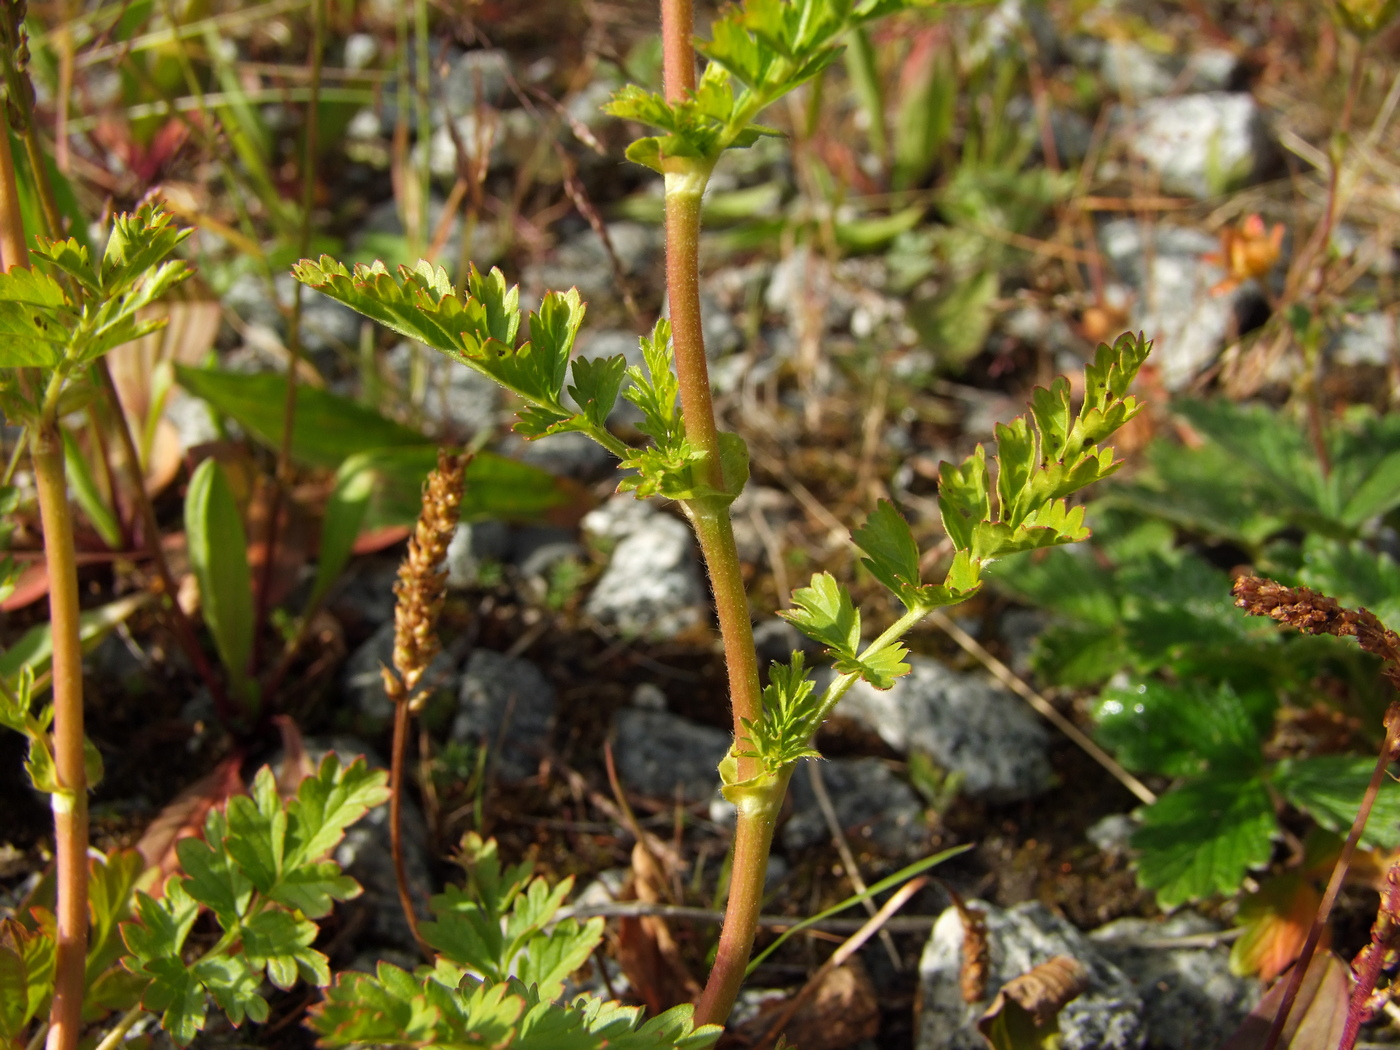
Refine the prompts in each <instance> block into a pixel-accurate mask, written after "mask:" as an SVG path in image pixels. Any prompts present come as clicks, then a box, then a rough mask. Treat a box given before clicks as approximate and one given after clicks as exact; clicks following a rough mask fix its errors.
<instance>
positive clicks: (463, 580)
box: [444, 521, 510, 587]
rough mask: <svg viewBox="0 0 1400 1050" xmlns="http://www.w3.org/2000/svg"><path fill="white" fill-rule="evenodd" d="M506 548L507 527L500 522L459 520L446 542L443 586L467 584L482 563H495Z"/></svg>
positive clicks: (507, 543) (469, 585)
mask: <svg viewBox="0 0 1400 1050" xmlns="http://www.w3.org/2000/svg"><path fill="white" fill-rule="evenodd" d="M509 549H510V529H509V528H507V526H506V524H505V522H503V521H472V522H466V521H464V522H461V523H460V524H459V525H458V526H457V531H456V532H454V533H453V534H452V542H451V543H449V544H448V545H447V557H446V558H445V559H444V565H445V567H446V569H447V586H449V587H471V586H473V585H474V584H475V583H476V582H477V580H478V579H479V578H480V575H481V567H482V565H484V564H485V563H486V562H499V561H501V560H502V559H504V558H505V556H506V552H507V551H508V550H509Z"/></svg>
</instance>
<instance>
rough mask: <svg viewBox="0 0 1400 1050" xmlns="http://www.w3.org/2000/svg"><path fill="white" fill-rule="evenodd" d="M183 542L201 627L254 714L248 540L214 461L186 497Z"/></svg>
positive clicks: (204, 465) (198, 472)
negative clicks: (195, 582) (196, 591)
mask: <svg viewBox="0 0 1400 1050" xmlns="http://www.w3.org/2000/svg"><path fill="white" fill-rule="evenodd" d="M185 536H186V538H187V540H188V542H189V552H190V567H191V568H192V569H193V570H194V575H195V579H196V580H198V581H199V600H200V607H201V610H202V611H203V614H204V623H205V625H206V626H207V627H208V628H209V633H210V634H211V635H213V636H214V646H215V648H216V649H218V651H219V659H220V660H221V661H222V662H223V665H224V670H225V671H226V672H227V674H228V677H229V683H230V685H231V686H232V687H233V691H234V692H235V693H236V694H237V695H238V696H239V697H240V698H241V699H242V700H243V702H244V704H245V705H246V706H247V707H248V709H249V712H250V713H251V712H254V711H256V709H257V696H256V695H255V690H256V684H255V683H254V682H253V681H252V680H251V679H250V678H249V677H248V661H249V659H250V658H251V656H252V652H253V577H252V572H251V571H250V570H249V568H248V538H247V534H246V533H245V532H244V530H243V516H242V514H241V512H240V511H239V509H238V504H237V502H236V501H235V500H234V498H233V490H232V489H231V488H230V487H229V483H228V478H227V477H226V476H225V475H224V471H223V468H222V467H221V466H219V463H218V461H217V460H213V459H206V460H205V461H204V462H203V463H201V464H200V465H199V466H198V467H197V468H195V472H194V476H193V477H191V478H190V486H189V489H188V491H187V492H186V494H185Z"/></svg>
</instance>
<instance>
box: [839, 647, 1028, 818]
mask: <svg viewBox="0 0 1400 1050" xmlns="http://www.w3.org/2000/svg"><path fill="white" fill-rule="evenodd" d="M909 664H910V666H911V668H912V670H911V671H910V673H909V674H908V675H906V676H904V677H903V678H900V679H899V680H898V681H897V682H896V683H895V686H894V688H893V689H887V690H879V689H875V688H873V687H871V686H869V685H867V684H866V683H865V682H857V683H856V684H855V686H853V687H852V689H851V691H850V692H849V693H847V694H846V696H845V699H843V700H842V701H841V703H840V705H839V706H838V707H837V709H836V712H837V714H838V715H841V716H842V717H844V718H850V719H852V720H854V721H856V722H858V723H860V724H861V725H863V726H865V727H866V728H868V729H871V730H874V731H875V732H876V733H878V734H879V735H880V737H881V739H883V740H884V741H885V743H887V744H889V745H890V746H891V747H892V748H894V749H895V750H897V751H902V752H909V751H920V752H923V753H924V754H926V755H928V756H929V757H930V758H932V759H933V760H934V761H935V762H937V763H938V764H939V765H940V766H942V767H943V768H944V769H946V770H949V771H950V772H956V773H960V774H961V775H962V776H963V790H964V791H966V792H967V793H968V794H969V795H971V796H973V797H975V798H983V799H988V800H989V801H996V802H1010V801H1016V800H1019V799H1025V798H1032V797H1034V796H1035V795H1038V794H1040V793H1041V792H1043V791H1045V790H1046V789H1047V788H1048V787H1049V786H1050V759H1049V757H1048V754H1047V749H1048V747H1049V734H1048V733H1047V732H1046V730H1045V727H1044V726H1043V725H1041V723H1040V722H1039V720H1038V719H1037V718H1036V717H1035V715H1034V714H1032V713H1031V711H1029V710H1028V709H1027V707H1026V705H1025V702H1024V701H1022V700H1021V699H1020V698H1019V697H1017V696H1016V695H1015V694H1013V693H1012V692H1011V691H1010V690H1007V689H1004V688H1002V687H1001V686H999V685H997V684H995V683H994V682H992V681H991V680H990V679H987V678H983V677H981V676H979V675H971V674H960V673H958V672H957V671H951V670H949V669H948V668H946V667H944V666H943V665H942V664H941V663H939V662H938V661H936V660H931V659H928V658H927V657H922V656H912V657H910V658H909Z"/></svg>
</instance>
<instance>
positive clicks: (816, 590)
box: [778, 572, 860, 660]
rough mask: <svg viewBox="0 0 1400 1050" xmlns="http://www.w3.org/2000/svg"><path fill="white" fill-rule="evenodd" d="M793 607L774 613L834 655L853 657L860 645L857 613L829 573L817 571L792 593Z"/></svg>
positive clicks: (846, 657) (858, 615) (843, 588)
mask: <svg viewBox="0 0 1400 1050" xmlns="http://www.w3.org/2000/svg"><path fill="white" fill-rule="evenodd" d="M792 603H793V608H791V609H787V610H785V611H783V612H780V613H779V614H778V615H779V616H781V617H782V618H783V619H785V620H787V621H788V623H790V624H792V625H793V626H794V627H796V628H797V629H798V630H799V631H801V632H802V633H803V634H805V635H806V636H807V637H808V638H811V639H812V640H813V641H816V642H820V643H821V644H822V645H824V646H826V647H827V648H828V649H830V650H831V651H832V652H834V653H836V654H837V655H838V656H840V657H842V658H844V659H847V660H854V659H855V658H856V651H857V650H858V649H859V648H860V613H859V612H858V611H857V610H856V607H855V605H854V603H852V601H851V594H850V592H849V591H848V590H846V588H845V587H843V586H842V585H841V584H839V583H837V582H836V577H834V576H832V575H831V573H829V572H819V573H817V574H816V575H815V576H813V577H812V582H811V583H810V584H809V585H808V586H806V587H799V588H798V589H797V590H795V591H793V592H792Z"/></svg>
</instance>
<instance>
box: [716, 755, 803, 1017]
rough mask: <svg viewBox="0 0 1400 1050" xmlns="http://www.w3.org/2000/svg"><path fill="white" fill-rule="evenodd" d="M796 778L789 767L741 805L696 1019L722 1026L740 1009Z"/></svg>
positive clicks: (745, 799) (747, 797)
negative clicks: (771, 856) (772, 856)
mask: <svg viewBox="0 0 1400 1050" xmlns="http://www.w3.org/2000/svg"><path fill="white" fill-rule="evenodd" d="M791 777H792V767H791V766H789V767H788V768H787V769H786V770H784V771H783V772H782V773H781V774H780V775H779V776H777V777H775V778H774V779H773V780H772V782H771V783H769V784H767V785H765V786H764V787H763V789H762V790H761V792H758V791H756V792H754V793H753V794H751V795H748V796H746V797H745V798H744V799H743V800H742V801H741V802H740V803H739V815H738V821H737V823H736V825H735V828H734V859H733V863H732V864H731V865H730V876H729V900H728V902H727V903H726V905H725V909H724V926H723V927H722V928H721V930H720V935H719V946H718V948H717V949H716V950H715V964H714V966H713V967H712V968H711V970H710V978H709V980H708V981H707V982H706V983H705V991H704V993H703V994H702V995H701V996H700V1001H699V1002H698V1003H697V1004H696V1006H695V1023H696V1024H697V1025H700V1024H718V1025H722V1024H724V1022H725V1021H726V1020H727V1019H728V1017H729V1013H730V1011H731V1010H733V1009H734V1001H735V999H737V998H738V997H739V989H740V988H741V987H742V986H743V983H744V974H745V971H746V970H747V969H748V965H749V957H750V956H751V955H752V954H753V940H754V935H755V934H756V933H757V932H758V919H759V913H760V909H761V907H762V904H763V883H764V879H765V878H766V876H767V874H768V851H769V850H770V849H771V848H772V846H773V831H774V828H775V827H776V826H777V822H778V813H779V811H780V810H781V809H782V806H783V796H784V795H786V794H787V786H788V781H789V780H790V779H791Z"/></svg>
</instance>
